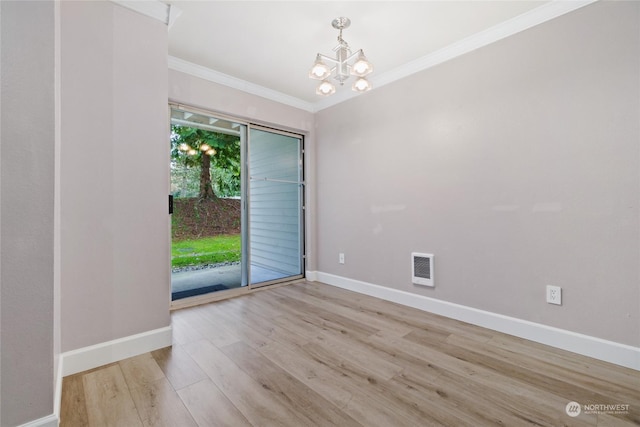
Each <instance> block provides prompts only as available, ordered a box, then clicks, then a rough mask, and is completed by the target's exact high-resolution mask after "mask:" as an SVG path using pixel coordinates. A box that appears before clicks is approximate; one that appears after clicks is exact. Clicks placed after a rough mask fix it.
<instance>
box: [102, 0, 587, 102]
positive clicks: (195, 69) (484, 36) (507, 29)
mask: <svg viewBox="0 0 640 427" xmlns="http://www.w3.org/2000/svg"><path fill="white" fill-rule="evenodd" d="M112 1H115V0H112ZM596 1H598V0H554V1H551V2H549V3H545V4H543V5H541V6H539V7H537V8H535V9H532V10H530V11H529V12H526V13H523V14H521V15H518V16H516V17H515V18H512V19H510V20H508V21H505V22H502V23H500V24H498V25H495V26H493V27H490V28H488V29H486V30H484V31H481V32H479V33H476V34H474V35H472V36H469V37H467V38H465V39H462V40H460V41H458V42H456V43H453V44H451V45H449V46H446V47H443V48H442V49H439V50H437V51H435V52H433V53H430V54H429V55H425V56H423V57H421V58H418V59H416V60H414V61H411V62H408V63H406V64H404V65H401V66H399V67H396V68H394V69H392V70H389V71H387V72H384V73H381V74H379V75H377V76H372V77H371V78H370V79H369V80H370V81H371V83H372V85H373V88H374V89H373V90H375V89H377V88H380V87H382V86H385V85H387V84H389V83H393V82H395V81H396V80H400V79H403V78H405V77H408V76H410V75H412V74H415V73H418V72H420V71H424V70H426V69H428V68H431V67H434V66H436V65H439V64H442V63H443V62H446V61H449V60H451V59H453V58H456V57H458V56H461V55H464V54H465V53H469V52H472V51H474V50H476V49H479V48H481V47H484V46H487V45H489V44H491V43H494V42H497V41H499V40H502V39H504V38H507V37H509V36H512V35H514V34H517V33H519V32H521V31H525V30H527V29H529V28H532V27H535V26H536V25H540V24H542V23H544V22H547V21H550V20H552V19H554V18H557V17H559V16H562V15H565V14H567V13H569V12H573V11H574V10H577V9H580V8H582V7H584V6H587V5H589V4H591V3H594V2H596ZM117 3H137V2H121V1H117ZM169 68H171V69H174V70H176V71H181V72H183V73H187V74H191V75H193V76H196V77H200V78H203V79H205V80H209V81H212V82H214V83H219V84H222V85H225V86H229V87H232V88H234V89H238V90H241V91H244V92H248V93H251V94H253V95H258V96H261V97H263V98H267V99H270V100H272V101H276V102H280V103H282V104H286V105H290V106H292V107H296V108H300V109H302V110H305V111H309V112H312V113H315V112H318V111H320V110H324V109H325V108H329V107H332V106H334V105H337V104H339V103H341V102H344V101H347V100H349V99H351V98H354V97H356V96H363V95H359V94H357V93H354V92H351V91H342V92H338V93H335V94H334V95H332V96H331V97H329V98H323V99H321V100H319V101H317V102H308V101H304V100H302V99H299V98H296V97H293V96H290V95H286V94H284V93H282V92H278V91H275V90H273V89H269V88H266V87H264V86H260V85H257V84H254V83H251V82H247V81H245V80H241V79H238V78H236V77H233V76H229V75H227V74H223V73H220V72H217V71H214V70H212V69H210V68H206V67H203V66H200V65H197V64H193V63H191V62H188V61H184V60H182V59H179V58H176V57H172V56H170V57H169ZM365 96H366V95H365Z"/></svg>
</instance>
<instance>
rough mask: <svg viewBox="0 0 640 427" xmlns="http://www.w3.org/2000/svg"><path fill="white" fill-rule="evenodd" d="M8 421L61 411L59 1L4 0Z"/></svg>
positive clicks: (4, 396)
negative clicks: (57, 350) (56, 310)
mask: <svg viewBox="0 0 640 427" xmlns="http://www.w3.org/2000/svg"><path fill="white" fill-rule="evenodd" d="M0 20H1V21H0V37H1V46H0V52H1V69H0V74H1V75H2V82H1V84H2V88H1V91H0V96H1V100H0V103H1V106H2V108H1V113H0V117H1V118H0V138H1V141H2V144H1V146H0V159H1V163H0V171H1V172H0V183H1V185H0V234H1V238H0V293H1V308H0V313H1V318H0V325H1V327H0V342H1V345H2V349H1V350H2V351H1V352H0V353H1V358H0V379H1V386H0V405H1V411H0V413H1V416H0V425H2V426H15V425H20V424H23V423H25V422H28V421H31V420H34V419H37V418H42V417H45V416H47V415H50V414H51V413H52V412H53V372H54V370H53V337H54V335H53V306H54V303H53V282H54V271H53V265H54V264H53V263H54V259H53V257H54V254H53V247H54V246H53V227H54V226H53V211H54V199H53V190H54V187H53V182H54V123H55V120H54V105H55V103H54V94H55V84H54V24H55V20H54V3H53V2H13V1H2V2H0Z"/></svg>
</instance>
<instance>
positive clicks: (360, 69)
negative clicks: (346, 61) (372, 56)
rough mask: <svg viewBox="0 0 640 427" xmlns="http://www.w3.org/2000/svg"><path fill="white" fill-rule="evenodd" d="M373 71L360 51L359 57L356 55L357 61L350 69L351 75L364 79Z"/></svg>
mask: <svg viewBox="0 0 640 427" xmlns="http://www.w3.org/2000/svg"><path fill="white" fill-rule="evenodd" d="M372 71H373V65H371V63H370V62H369V61H367V58H366V57H365V56H364V53H363V52H362V51H360V55H358V60H357V61H356V62H355V63H354V64H353V66H352V67H351V74H353V75H354V76H359V77H364V76H366V75H367V74H370V73H371V72H372Z"/></svg>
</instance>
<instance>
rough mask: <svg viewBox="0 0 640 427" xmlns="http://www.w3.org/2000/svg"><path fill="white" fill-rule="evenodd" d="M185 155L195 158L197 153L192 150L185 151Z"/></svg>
mask: <svg viewBox="0 0 640 427" xmlns="http://www.w3.org/2000/svg"><path fill="white" fill-rule="evenodd" d="M187 154H188V155H190V156H195V155H196V154H198V152H197V151H196V150H194V149H193V148H192V149H190V150H189V151H187Z"/></svg>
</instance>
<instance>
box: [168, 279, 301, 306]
mask: <svg viewBox="0 0 640 427" xmlns="http://www.w3.org/2000/svg"><path fill="white" fill-rule="evenodd" d="M305 280H306V279H305V278H304V277H302V278H299V279H294V280H288V281H285V282H278V283H273V284H270V285H262V286H257V287H251V286H243V287H241V288H235V289H228V290H225V291H217V292H212V293H210V294H205V295H197V296H194V297H188V298H182V299H178V300H175V301H171V307H170V308H169V310H170V311H174V310H180V309H182V308H189V307H195V306H197V305H203V304H209V303H211V302H216V301H223V300H226V299H230V298H235V297H239V296H242V295H248V294H252V293H254V292H258V291H265V290H267V289H273V288H279V287H280V286H287V285H294V284H296V283H301V282H304V281H305Z"/></svg>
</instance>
